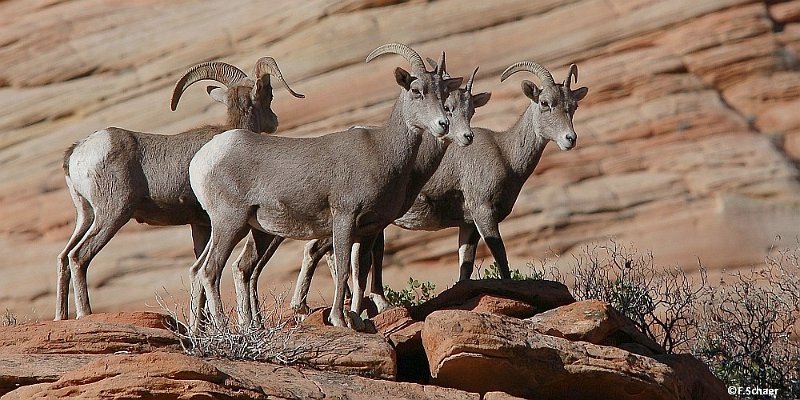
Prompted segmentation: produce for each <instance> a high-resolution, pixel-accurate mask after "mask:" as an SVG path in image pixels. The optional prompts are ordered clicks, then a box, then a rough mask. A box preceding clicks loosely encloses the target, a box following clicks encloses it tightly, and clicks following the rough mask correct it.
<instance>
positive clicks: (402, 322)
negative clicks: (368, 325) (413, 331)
mask: <svg viewBox="0 0 800 400" xmlns="http://www.w3.org/2000/svg"><path fill="white" fill-rule="evenodd" d="M371 319H372V323H373V324H374V325H375V329H376V330H377V331H378V333H380V334H382V335H384V336H388V335H389V334H391V333H392V332H395V331H398V330H400V329H403V328H405V327H407V326H409V325H411V324H413V323H414V322H415V321H414V320H413V319H411V311H409V309H408V308H406V307H393V308H390V309H388V310H386V311H384V312H382V313H380V314H378V315H376V316H374V317H372V318H371Z"/></svg>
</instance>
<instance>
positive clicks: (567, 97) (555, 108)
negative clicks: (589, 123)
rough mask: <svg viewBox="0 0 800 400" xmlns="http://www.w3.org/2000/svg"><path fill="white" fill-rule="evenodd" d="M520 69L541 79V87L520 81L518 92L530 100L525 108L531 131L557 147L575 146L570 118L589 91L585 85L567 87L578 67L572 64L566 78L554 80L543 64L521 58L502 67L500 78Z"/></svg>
mask: <svg viewBox="0 0 800 400" xmlns="http://www.w3.org/2000/svg"><path fill="white" fill-rule="evenodd" d="M520 71H527V72H531V73H533V74H534V75H536V76H537V77H538V78H539V79H540V80H541V81H542V86H541V87H538V86H536V84H534V83H533V82H531V81H529V80H523V81H522V93H524V94H525V96H526V97H527V98H529V99H530V100H531V105H530V106H529V107H528V111H526V113H528V114H527V115H529V116H530V119H531V120H530V121H528V122H529V123H532V124H533V128H534V130H535V131H536V132H538V134H540V135H541V136H542V137H544V138H545V139H548V140H552V141H554V142H556V144H558V147H559V148H561V150H570V149H572V148H573V147H575V145H576V143H577V140H578V135H577V134H576V133H575V128H574V127H573V125H572V117H573V115H574V114H575V110H576V109H577V108H578V102H579V101H580V100H581V99H583V98H584V97H586V93H588V92H589V89H588V88H586V87H581V88H578V89H575V90H572V89H571V88H570V83H571V81H572V80H573V79H574V80H575V83H577V82H578V67H577V66H576V65H575V64H572V65H571V66H570V68H569V73H568V74H567V79H565V80H564V81H563V82H562V83H556V82H555V80H554V79H553V76H552V75H551V74H550V72H549V71H548V70H547V69H546V68H544V67H543V66H541V65H539V64H537V63H535V62H532V61H521V62H518V63H515V64H513V65H511V66H510V67H508V68H506V70H505V71H503V73H502V75H501V76H500V81H501V82H502V81H504V80H506V78H508V77H509V76H511V75H512V74H514V73H517V72H520Z"/></svg>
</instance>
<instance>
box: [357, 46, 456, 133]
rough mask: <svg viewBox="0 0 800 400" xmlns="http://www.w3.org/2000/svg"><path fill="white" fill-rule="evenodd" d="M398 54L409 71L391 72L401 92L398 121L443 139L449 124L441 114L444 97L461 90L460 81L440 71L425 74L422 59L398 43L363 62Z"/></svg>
mask: <svg viewBox="0 0 800 400" xmlns="http://www.w3.org/2000/svg"><path fill="white" fill-rule="evenodd" d="M389 53H391V54H399V55H401V56H403V57H404V58H405V59H406V60H407V61H408V62H409V63H410V64H411V71H410V72H409V71H406V70H404V69H402V68H400V67H398V68H396V69H395V71H394V75H395V81H396V82H397V84H398V85H399V86H400V87H401V88H402V91H401V93H400V97H399V98H398V100H397V102H396V103H395V110H396V111H399V112H400V118H402V119H403V120H404V123H405V124H406V125H408V127H409V129H412V130H425V131H428V132H430V133H431V134H432V135H433V136H435V137H437V138H439V139H443V138H444V137H445V135H447V133H448V132H449V126H450V121H449V119H448V118H447V115H446V113H445V111H444V101H445V100H446V99H447V96H448V95H449V94H450V93H451V92H453V91H455V90H456V89H458V87H459V86H461V82H462V81H463V78H450V77H445V76H443V74H442V72H441V71H436V70H434V71H428V70H427V69H426V68H425V63H424V62H423V61H422V57H420V56H419V54H417V52H416V51H414V50H413V49H411V48H410V47H408V46H406V45H404V44H401V43H389V44H385V45H383V46H380V47H378V48H376V49H375V50H373V51H372V52H371V53H370V54H369V56H367V62H370V61H372V60H373V59H375V58H376V57H378V56H380V55H382V54H389Z"/></svg>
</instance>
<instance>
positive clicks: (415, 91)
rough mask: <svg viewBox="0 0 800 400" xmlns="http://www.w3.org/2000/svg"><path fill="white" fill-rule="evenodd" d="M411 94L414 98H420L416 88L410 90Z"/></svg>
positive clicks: (420, 94)
mask: <svg viewBox="0 0 800 400" xmlns="http://www.w3.org/2000/svg"><path fill="white" fill-rule="evenodd" d="M411 94H413V95H414V96H422V93H421V92H420V91H419V89H417V88H412V89H411Z"/></svg>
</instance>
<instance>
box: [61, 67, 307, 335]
mask: <svg viewBox="0 0 800 400" xmlns="http://www.w3.org/2000/svg"><path fill="white" fill-rule="evenodd" d="M255 72H256V74H255V75H256V76H255V77H252V78H251V77H248V76H247V75H246V74H245V73H244V72H242V71H241V70H240V69H238V68H236V67H235V66H233V65H230V64H228V63H224V62H217V61H214V62H206V63H202V64H199V65H196V66H194V67H192V68H190V69H189V70H188V71H187V72H186V73H185V74H183V75H182V76H181V78H180V79H179V80H178V82H177V83H176V85H175V89H174V91H173V95H172V101H171V102H170V107H171V108H172V109H173V110H175V108H176V107H177V105H178V101H179V100H180V97H181V94H183V92H184V91H185V90H186V88H188V87H189V86H191V85H192V84H194V83H196V82H199V81H202V80H206V79H208V80H213V81H216V82H218V83H220V84H222V85H223V86H224V88H217V87H211V88H210V89H209V94H210V95H211V97H212V98H213V99H215V100H217V101H220V102H222V103H224V104H225V105H226V106H227V122H226V123H225V124H224V125H212V126H203V127H198V128H194V129H190V130H188V131H185V132H182V133H179V134H176V135H159V134H152V133H143V132H135V131H130V130H127V129H121V128H113V127H110V128H106V129H102V130H99V131H97V132H94V133H93V134H91V135H89V136H88V137H87V138H85V139H83V140H81V141H79V142H77V143H75V144H74V145H72V146H71V147H69V149H67V151H66V153H65V155H64V163H63V165H64V173H65V175H66V180H67V187H68V189H69V192H70V195H71V196H72V200H73V203H74V204H75V209H76V210H77V219H76V224H75V230H74V232H73V233H72V236H70V238H69V240H68V242H67V245H66V247H65V248H64V250H63V251H62V252H61V253H60V254H59V255H58V261H57V262H58V271H57V273H58V278H57V284H56V312H55V319H56V320H60V319H66V318H68V316H69V313H68V311H69V307H68V295H69V283H70V280H72V283H73V287H74V288H75V290H74V292H75V306H76V314H77V316H78V317H82V316H84V315H87V314H91V313H92V309H91V306H90V304H89V289H88V286H87V282H86V272H87V269H88V267H89V263H90V261H91V260H92V259H93V258H94V256H95V255H97V253H98V252H100V250H102V249H103V247H104V246H105V245H106V244H107V243H108V242H109V240H111V238H112V237H113V236H114V235H115V234H116V233H117V231H118V230H119V229H120V228H121V227H122V226H123V225H125V224H126V223H127V222H128V221H129V220H130V219H136V220H137V221H138V222H143V223H147V224H151V225H187V224H188V225H190V226H191V228H192V240H193V242H194V251H195V255H199V254H200V252H201V251H202V250H203V248H204V247H205V245H206V242H207V241H208V238H209V237H210V234H211V232H210V222H209V219H208V215H207V214H206V213H205V211H204V210H203V209H202V207H201V206H200V204H199V203H198V202H197V199H196V197H195V195H194V193H193V192H192V189H191V187H190V186H189V174H188V170H189V161H190V160H191V158H192V156H193V155H194V154H195V153H196V152H197V150H198V149H200V147H202V146H203V145H204V144H206V143H207V142H208V141H209V140H211V138H212V137H214V135H217V134H219V133H220V132H223V131H225V130H227V129H232V128H244V129H249V130H252V131H254V132H266V133H272V132H275V130H276V129H277V127H278V118H277V116H276V115H275V113H274V112H273V111H272V108H271V106H272V87H271V86H270V83H269V76H271V75H274V76H276V77H277V78H278V79H280V80H281V82H282V83H283V84H284V86H285V87H286V88H287V90H288V91H289V92H290V93H291V94H292V95H294V96H296V97H302V95H300V94H298V93H296V92H294V91H293V90H292V89H291V88H289V85H288V84H286V82H285V81H284V80H283V76H282V74H281V72H280V69H279V68H278V66H277V64H276V63H275V60H273V59H272V58H271V57H264V58H262V59H260V60H259V61H258V62H257V63H256V66H255Z"/></svg>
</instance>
